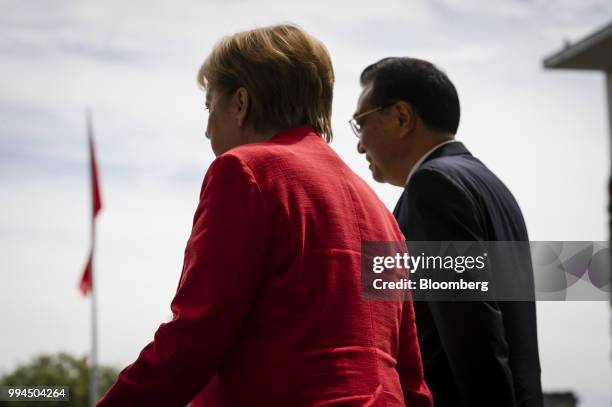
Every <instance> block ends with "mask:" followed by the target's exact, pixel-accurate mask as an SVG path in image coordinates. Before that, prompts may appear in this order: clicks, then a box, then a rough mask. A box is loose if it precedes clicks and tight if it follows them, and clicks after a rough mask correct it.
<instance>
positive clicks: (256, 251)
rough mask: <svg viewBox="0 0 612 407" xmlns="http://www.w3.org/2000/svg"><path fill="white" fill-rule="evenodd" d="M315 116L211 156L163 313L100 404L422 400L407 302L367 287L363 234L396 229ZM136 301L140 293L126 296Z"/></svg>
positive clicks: (427, 404) (377, 235)
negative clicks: (367, 292)
mask: <svg viewBox="0 0 612 407" xmlns="http://www.w3.org/2000/svg"><path fill="white" fill-rule="evenodd" d="M402 239H403V236H402V233H401V231H400V230H399V227H398V226H397V223H396V222H395V219H393V216H392V215H391V213H389V211H388V210H387V209H386V208H385V206H384V205H383V204H382V202H381V201H380V200H379V199H378V197H377V196H376V194H375V193H374V191H372V189H371V188H370V187H369V186H368V185H367V184H366V183H365V182H364V181H363V180H362V179H361V178H359V177H358V176H357V175H356V174H355V173H353V171H351V170H350V168H349V167H347V166H346V164H345V163H344V162H343V161H342V160H341V159H340V157H338V155H336V153H334V151H333V150H332V149H331V148H330V147H329V146H328V145H327V143H325V141H324V140H323V139H322V138H321V136H320V135H318V134H317V133H316V132H315V131H314V129H312V128H311V127H308V126H304V127H297V128H293V129H287V130H284V131H281V132H279V133H277V134H276V135H275V136H274V137H272V138H271V139H270V140H267V141H265V142H261V143H252V144H246V145H242V146H239V147H236V148H233V149H231V150H229V151H228V152H226V153H225V154H222V155H220V156H219V157H217V159H216V160H215V161H214V162H213V163H212V164H211V166H210V168H209V170H208V172H207V174H206V177H205V179H204V183H203V185H202V192H201V194H200V203H199V205H198V208H197V210H196V213H195V216H194V222H193V230H192V233H191V237H190V238H189V241H188V242H187V248H186V250H185V261H184V266H183V274H182V277H181V279H180V283H179V287H178V289H177V292H176V295H175V297H174V299H173V300H172V305H171V308H172V312H173V318H172V320H171V321H169V322H167V323H165V324H162V325H161V326H160V327H159V329H158V330H157V332H156V333H155V337H154V339H153V341H152V342H151V343H150V344H149V345H147V346H146V347H145V348H144V349H143V350H142V352H141V354H140V356H139V357H138V359H137V360H136V361H135V362H134V363H132V364H131V365H130V366H128V367H127V368H126V369H124V370H123V371H122V372H121V374H120V375H119V378H118V379H117V383H115V385H114V386H113V387H111V389H110V390H109V391H108V393H107V394H106V395H105V396H104V398H103V399H102V400H101V401H100V402H99V404H98V405H99V406H124V405H125V406H178V405H182V406H184V405H185V404H187V402H189V401H190V400H193V398H194V396H196V394H198V393H199V392H200V391H201V390H202V389H204V391H203V392H202V393H200V395H199V396H198V397H197V398H196V399H195V400H194V401H193V402H192V403H191V405H192V406H200V405H201V406H313V405H320V406H323V405H325V406H347V407H348V406H363V405H366V404H367V405H370V406H388V407H391V406H394V407H400V406H404V405H408V406H415V407H431V395H430V393H429V390H428V389H427V386H426V384H425V382H424V380H423V369H422V365H421V359H420V355H419V347H418V343H417V336H416V326H415V321H414V311H413V308H412V303H410V302H401V301H366V300H364V299H362V295H361V294H362V293H361V242H362V240H377V241H379V240H395V241H401V240H402ZM134 301H138V299H134Z"/></svg>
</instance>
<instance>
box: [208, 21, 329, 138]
mask: <svg viewBox="0 0 612 407" xmlns="http://www.w3.org/2000/svg"><path fill="white" fill-rule="evenodd" d="M197 79H198V83H199V84H200V86H201V87H202V88H203V89H210V88H211V87H212V88H214V89H219V90H221V91H223V92H227V93H232V92H234V91H236V90H237V89H238V88H240V87H244V88H245V89H246V90H247V92H248V94H249V98H250V108H249V112H248V120H249V122H250V123H251V124H252V126H253V127H254V129H255V130H256V131H270V130H282V129H285V128H290V127H296V126H299V125H305V124H308V125H311V126H312V127H314V128H315V130H316V131H317V132H318V133H320V134H321V135H323V136H324V137H325V140H326V141H327V142H330V141H331V139H332V136H333V134H332V129H331V110H332V99H333V87H334V71H333V67H332V63H331V58H330V56H329V53H328V51H327V48H325V45H323V43H322V42H321V41H319V40H318V39H316V38H315V37H313V36H311V35H309V34H308V33H306V32H305V31H304V30H302V29H301V28H299V27H298V26H295V25H291V24H282V25H274V26H270V27H263V28H256V29H253V30H249V31H243V32H239V33H236V34H233V35H230V36H228V37H225V38H223V39H222V40H221V41H219V42H218V43H217V45H216V46H215V47H214V49H213V50H212V52H211V53H210V55H209V56H208V57H207V58H206V60H205V61H204V63H203V64H202V66H201V67H200V70H199V71H198V76H197Z"/></svg>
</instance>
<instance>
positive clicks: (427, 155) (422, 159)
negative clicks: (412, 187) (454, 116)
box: [404, 140, 458, 186]
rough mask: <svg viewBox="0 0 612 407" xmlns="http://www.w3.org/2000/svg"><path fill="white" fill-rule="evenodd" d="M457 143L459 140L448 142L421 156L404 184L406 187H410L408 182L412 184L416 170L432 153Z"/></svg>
mask: <svg viewBox="0 0 612 407" xmlns="http://www.w3.org/2000/svg"><path fill="white" fill-rule="evenodd" d="M456 142H458V140H446V141H444V142H442V143H440V144H438V145H437V146H435V147H434V148H432V149H431V150H429V151H428V152H426V153H425V154H423V155H422V156H421V158H419V160H418V161H417V162H416V163H415V164H414V165H413V166H412V168H411V169H410V172H409V173H408V176H407V177H406V182H405V183H404V186H408V182H410V178H412V176H413V175H414V173H415V172H416V170H417V169H418V168H419V167H420V166H421V164H423V161H425V160H426V159H427V157H429V156H430V155H431V153H433V152H434V151H436V150H437V149H438V148H440V147H442V146H443V145H445V144H449V143H456Z"/></svg>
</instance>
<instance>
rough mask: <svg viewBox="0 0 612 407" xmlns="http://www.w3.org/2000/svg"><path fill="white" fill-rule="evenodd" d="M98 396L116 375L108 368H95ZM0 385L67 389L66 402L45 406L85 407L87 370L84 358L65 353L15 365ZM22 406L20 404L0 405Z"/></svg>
mask: <svg viewBox="0 0 612 407" xmlns="http://www.w3.org/2000/svg"><path fill="white" fill-rule="evenodd" d="M97 376H98V395H100V396H101V395H103V394H104V393H105V392H106V391H107V390H108V389H109V387H110V386H112V384H113V383H115V381H116V380H117V376H118V372H117V370H116V369H113V368H112V367H108V366H98V374H97ZM0 385H2V386H68V387H69V388H70V401H69V402H65V401H47V402H45V403H44V405H45V407H53V406H58V407H67V406H74V407H87V406H88V405H89V400H88V397H89V367H88V366H87V363H86V361H85V359H78V358H75V357H74V356H71V355H69V354H67V353H58V354H56V355H40V356H36V357H34V358H33V359H32V361H31V362H29V363H27V364H25V365H21V366H18V367H17V368H16V369H15V370H14V371H13V372H12V373H9V374H7V375H4V376H3V377H1V378H0ZM0 404H1V405H6V406H19V407H23V406H24V405H25V404H24V403H23V401H15V402H5V403H0Z"/></svg>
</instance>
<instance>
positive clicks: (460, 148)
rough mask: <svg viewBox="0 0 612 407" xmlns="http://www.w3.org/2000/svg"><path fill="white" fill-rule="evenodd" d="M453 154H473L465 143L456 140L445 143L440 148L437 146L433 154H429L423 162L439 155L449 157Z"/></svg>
mask: <svg viewBox="0 0 612 407" xmlns="http://www.w3.org/2000/svg"><path fill="white" fill-rule="evenodd" d="M453 155H472V153H470V151H469V150H468V149H467V148H466V147H465V146H464V145H463V143H462V142H460V141H456V142H454V143H448V144H444V145H443V146H440V147H439V148H436V149H435V150H434V151H433V152H432V153H431V154H429V155H428V156H427V157H426V158H425V160H423V163H426V162H427V161H429V160H433V159H435V158H439V157H449V156H453Z"/></svg>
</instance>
